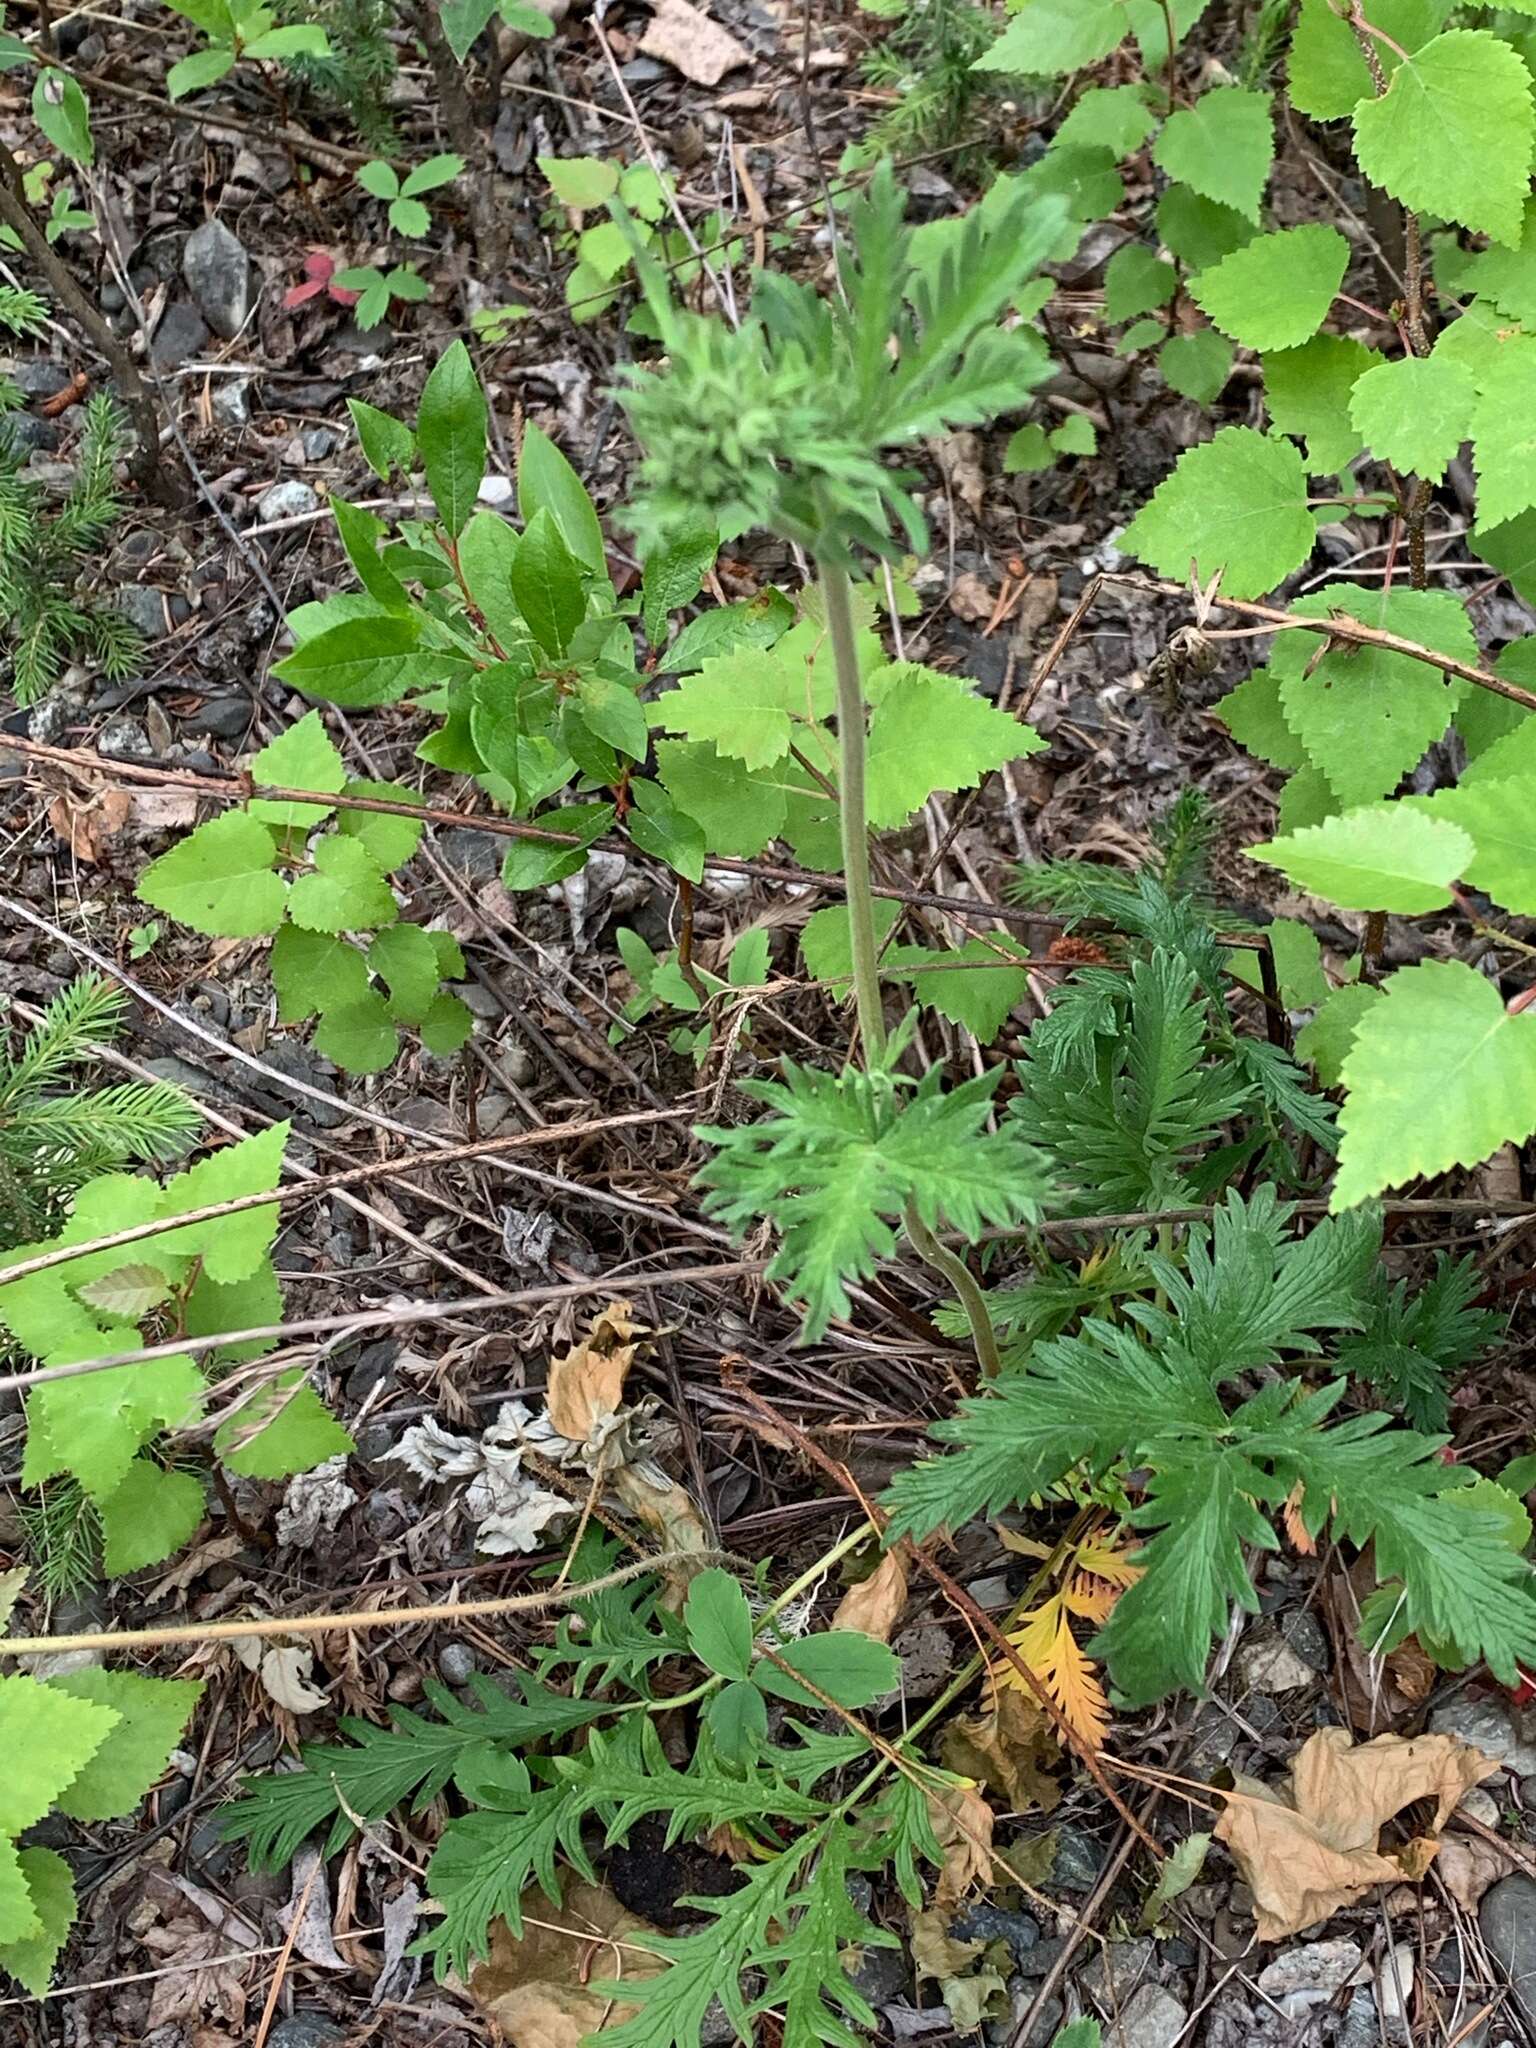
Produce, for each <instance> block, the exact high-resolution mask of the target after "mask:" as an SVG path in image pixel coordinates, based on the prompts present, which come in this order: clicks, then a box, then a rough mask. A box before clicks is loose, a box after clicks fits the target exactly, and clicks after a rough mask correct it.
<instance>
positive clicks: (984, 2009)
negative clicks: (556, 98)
mask: <svg viewBox="0 0 1536 2048" xmlns="http://www.w3.org/2000/svg"><path fill="white" fill-rule="evenodd" d="M953 1917H954V1906H953V1904H950V1905H947V1906H940V1905H934V1906H931V1907H929V1908H928V1910H927V1911H926V1912H922V1913H914V1914H913V1915H912V1960H913V1963H914V1964H915V1966H916V1969H917V1974H918V1977H919V1979H922V1978H924V1977H932V1978H933V1979H934V1980H935V1981H936V1982H937V1984H938V1987H939V1996H940V1997H941V1998H942V1999H943V2001H944V2003H945V2005H946V2006H947V2007H948V2008H949V2016H950V2020H951V2022H952V2023H953V2025H954V2027H955V2029H956V2031H957V2032H963V2033H974V2032H975V2030H976V2029H977V2028H978V2027H979V2026H980V2025H981V2023H982V2021H983V2020H984V2019H996V2018H998V2017H1000V2016H1001V2014H1002V2012H1003V2011H1004V2010H1005V2009H1006V2000H1007V1988H1008V1987H1007V1974H1006V1973H1007V1971H1008V1970H1009V1968H1010V1967H1011V1958H1010V1956H1009V1953H1008V1948H1007V1944H1006V1943H1004V1942H1001V1941H993V1942H986V1941H961V1940H959V1939H957V1938H956V1936H954V1935H953V1934H951V1933H950V1931H949V1923H950V1921H951V1920H952V1919H953Z"/></svg>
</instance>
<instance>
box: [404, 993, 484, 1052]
mask: <svg viewBox="0 0 1536 2048" xmlns="http://www.w3.org/2000/svg"><path fill="white" fill-rule="evenodd" d="M474 1028H475V1015H474V1012H473V1010H471V1009H470V1007H469V1005H468V1003H466V1002H464V1001H462V1000H461V998H460V997H458V996H456V995H452V994H450V993H449V991H448V990H447V989H442V990H440V991H439V992H438V993H437V994H436V995H435V996H434V997H433V998H432V1000H431V1002H430V1003H429V1004H428V1005H427V1014H426V1015H425V1017H423V1018H422V1020H421V1023H420V1024H419V1025H418V1026H417V1032H418V1035H419V1037H420V1039H421V1042H422V1044H423V1045H424V1046H425V1047H426V1049H427V1051H428V1052H430V1053H433V1054H435V1055H436V1057H437V1058H438V1059H440V1060H446V1059H451V1058H452V1057H453V1055H454V1054H455V1053H456V1052H457V1051H458V1050H459V1048H460V1047H461V1046H462V1045H463V1044H464V1043H465V1041H466V1040H467V1039H468V1037H469V1035H470V1033H471V1032H472V1031H473V1030H474Z"/></svg>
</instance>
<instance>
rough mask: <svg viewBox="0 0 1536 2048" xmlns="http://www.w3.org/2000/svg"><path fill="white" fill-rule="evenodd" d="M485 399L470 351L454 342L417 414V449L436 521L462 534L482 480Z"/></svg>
mask: <svg viewBox="0 0 1536 2048" xmlns="http://www.w3.org/2000/svg"><path fill="white" fill-rule="evenodd" d="M485 436H486V410H485V394H484V392H483V391H482V390H481V389H480V380H479V379H478V378H477V377H476V375H475V366H474V364H473V363H472V362H471V361H470V356H469V350H468V349H467V348H466V347H465V346H464V343H463V342H462V341H455V342H453V343H451V344H450V346H449V347H448V348H447V349H446V350H445V351H444V353H443V354H442V355H441V356H440V357H439V358H438V360H437V362H436V364H435V365H434V366H433V370H432V374H431V375H430V376H429V377H428V379H427V381H426V384H425V386H424V387H423V389H422V394H421V405H420V408H419V409H418V411H417V414H416V445H417V447H418V449H419V450H420V452H421V464H422V468H423V469H424V470H425V471H426V473H427V489H428V490H429V491H430V492H431V493H432V501H433V503H434V504H435V505H436V506H437V515H438V517H439V519H441V521H442V522H443V525H444V526H445V527H446V528H447V530H448V533H449V535H450V536H451V537H453V538H454V539H457V537H458V535H459V534H460V533H462V532H463V530H464V527H465V524H466V522H467V521H468V519H469V516H470V514H471V513H472V512H473V511H474V509H475V500H476V498H477V497H478V496H479V493H480V485H481V483H482V482H483V480H484V477H485Z"/></svg>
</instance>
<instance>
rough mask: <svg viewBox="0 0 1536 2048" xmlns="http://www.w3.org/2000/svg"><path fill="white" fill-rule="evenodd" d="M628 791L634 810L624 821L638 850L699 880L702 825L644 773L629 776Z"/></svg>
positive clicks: (701, 858) (685, 875)
mask: <svg viewBox="0 0 1536 2048" xmlns="http://www.w3.org/2000/svg"><path fill="white" fill-rule="evenodd" d="M629 790H630V795H631V796H632V797H633V799H634V809H633V810H632V811H631V812H630V814H629V817H628V819H627V821H626V822H627V823H628V826H629V836H630V838H631V839H632V840H633V841H634V842H635V844H636V846H638V847H639V848H640V851H641V852H642V853H650V854H654V855H655V856H656V858H657V859H658V860H664V861H665V862H666V863H667V866H668V867H669V868H674V869H675V870H676V871H677V873H678V874H680V875H682V876H684V877H685V878H686V879H687V880H688V881H690V882H701V881H703V879H704V853H705V846H704V828H703V826H702V825H700V824H699V822H698V820H697V819H695V818H691V817H690V816H689V815H688V813H687V812H686V811H685V810H683V809H682V808H681V807H680V806H679V805H678V804H676V803H675V802H674V801H673V799H672V797H671V796H670V795H669V794H668V792H667V791H666V790H665V789H663V788H662V786H661V784H660V783H659V782H652V781H651V780H650V779H649V778H648V777H647V776H643V775H636V776H632V777H631V778H630V784H629Z"/></svg>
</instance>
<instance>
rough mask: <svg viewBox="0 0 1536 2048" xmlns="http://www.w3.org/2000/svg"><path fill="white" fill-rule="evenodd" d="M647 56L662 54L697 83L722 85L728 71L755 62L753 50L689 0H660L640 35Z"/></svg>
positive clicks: (663, 59)
mask: <svg viewBox="0 0 1536 2048" xmlns="http://www.w3.org/2000/svg"><path fill="white" fill-rule="evenodd" d="M640 48H641V49H642V50H643V51H644V52H645V54H646V56H647V57H659V58H660V59H661V61H662V63H663V64H670V65H671V66H672V67H673V69H674V70H676V71H681V73H682V74H683V76H684V78H686V79H688V80H690V81H691V82H692V83H693V84H694V85H718V84H719V83H720V81H721V79H722V78H724V76H725V74H726V73H727V72H728V71H735V70H736V69H737V68H738V67H739V66H740V65H742V64H750V63H751V62H752V52H751V51H750V50H749V49H747V48H746V47H745V45H744V44H742V43H738V42H737V40H736V38H735V37H734V36H733V35H732V34H731V33H730V31H729V30H728V29H723V28H722V27H721V26H720V24H719V22H718V21H711V20H710V18H709V16H708V15H707V14H701V13H700V12H699V10H698V8H697V7H690V6H689V4H688V0H660V4H659V5H658V7H657V9H656V12H655V13H654V14H653V15H652V16H651V21H650V26H649V27H648V28H647V29H646V32H645V34H644V35H643V36H642V37H641V38H640Z"/></svg>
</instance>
